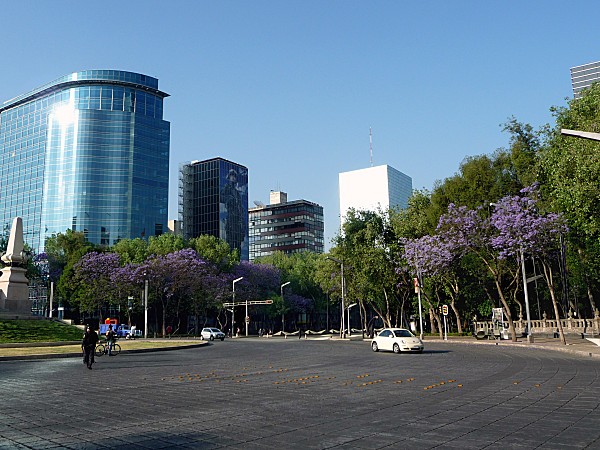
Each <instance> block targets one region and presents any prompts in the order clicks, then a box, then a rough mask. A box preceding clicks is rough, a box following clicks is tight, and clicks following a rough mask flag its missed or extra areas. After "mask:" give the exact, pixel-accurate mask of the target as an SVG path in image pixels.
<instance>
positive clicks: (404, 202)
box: [339, 165, 412, 224]
mask: <svg viewBox="0 0 600 450" xmlns="http://www.w3.org/2000/svg"><path fill="white" fill-rule="evenodd" d="M339 189H340V221H341V223H342V224H343V223H344V220H345V217H346V213H347V212H348V210H349V209H350V208H354V209H356V210H366V211H377V210H378V209H382V210H384V211H385V210H387V209H389V208H396V207H398V208H406V207H408V199H409V198H410V196H411V195H412V178H411V177H409V176H408V175H406V174H404V173H402V172H400V171H399V170H396V169H394V168H393V167H391V166H388V165H382V166H376V167H369V168H366V169H359V170H353V171H350V172H342V173H340V174H339Z"/></svg>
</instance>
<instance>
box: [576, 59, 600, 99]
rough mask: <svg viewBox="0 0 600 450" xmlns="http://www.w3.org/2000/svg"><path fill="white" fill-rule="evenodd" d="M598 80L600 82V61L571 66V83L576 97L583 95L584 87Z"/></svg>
mask: <svg viewBox="0 0 600 450" xmlns="http://www.w3.org/2000/svg"><path fill="white" fill-rule="evenodd" d="M598 82H600V61H598V62H593V63H588V64H583V65H581V66H577V67H571V84H572V85H573V94H574V96H575V98H579V97H581V91H582V90H583V89H586V88H589V87H590V86H591V85H592V84H593V83H598Z"/></svg>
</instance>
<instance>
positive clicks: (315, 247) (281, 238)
mask: <svg viewBox="0 0 600 450" xmlns="http://www.w3.org/2000/svg"><path fill="white" fill-rule="evenodd" d="M255 204H256V207H255V208H251V209H250V210H249V211H248V214H249V223H250V226H249V230H250V231H249V233H250V260H254V259H256V258H259V257H261V256H266V255H271V254H273V252H275V251H282V252H283V253H286V254H290V253H298V252H315V253H323V250H324V238H323V233H324V222H323V207H322V206H320V205H317V204H316V203H313V202H309V201H307V200H294V201H291V202H288V201H287V194H286V193H285V192H280V191H272V192H271V195H270V204H269V205H268V206H267V205H264V204H262V203H260V202H255Z"/></svg>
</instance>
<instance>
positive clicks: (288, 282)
mask: <svg viewBox="0 0 600 450" xmlns="http://www.w3.org/2000/svg"><path fill="white" fill-rule="evenodd" d="M290 283H291V281H286V282H285V283H283V284H282V285H281V287H280V291H281V332H282V333H285V302H284V301H283V288H284V286H287V285H288V284H290Z"/></svg>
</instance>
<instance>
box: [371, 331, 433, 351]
mask: <svg viewBox="0 0 600 450" xmlns="http://www.w3.org/2000/svg"><path fill="white" fill-rule="evenodd" d="M371 348H372V349H373V351H374V352H378V351H379V350H387V351H392V352H394V353H400V352H417V353H423V348H424V347H423V341H421V339H419V338H418V337H416V336H415V335H414V334H412V333H411V332H410V331H409V330H406V329H404V328H384V329H383V330H381V331H380V332H379V334H377V336H375V337H374V338H373V340H372V341H371Z"/></svg>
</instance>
